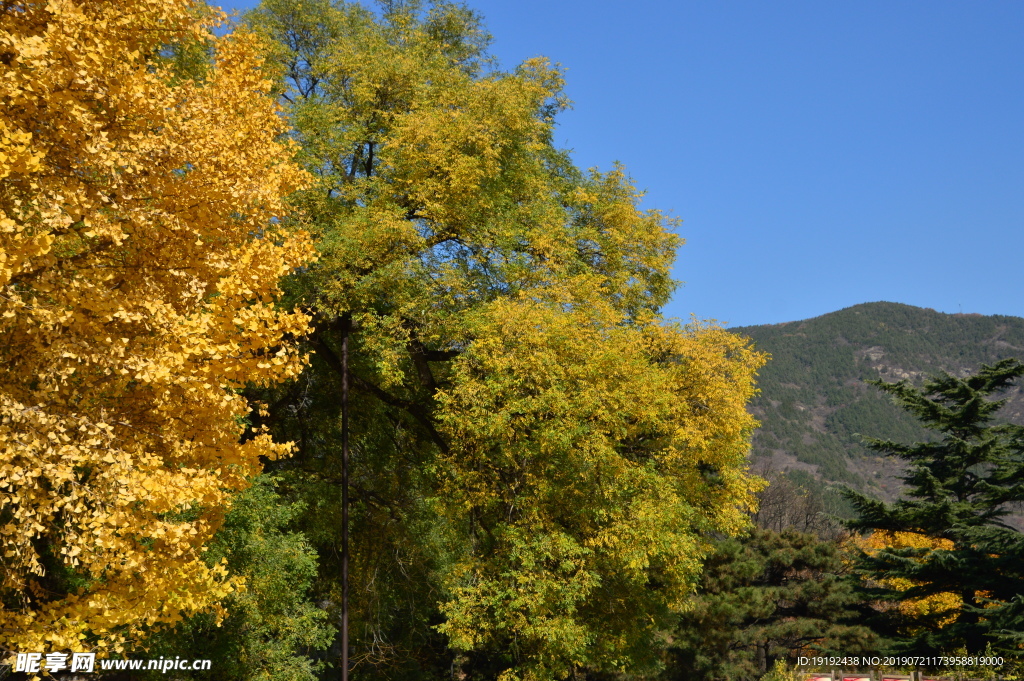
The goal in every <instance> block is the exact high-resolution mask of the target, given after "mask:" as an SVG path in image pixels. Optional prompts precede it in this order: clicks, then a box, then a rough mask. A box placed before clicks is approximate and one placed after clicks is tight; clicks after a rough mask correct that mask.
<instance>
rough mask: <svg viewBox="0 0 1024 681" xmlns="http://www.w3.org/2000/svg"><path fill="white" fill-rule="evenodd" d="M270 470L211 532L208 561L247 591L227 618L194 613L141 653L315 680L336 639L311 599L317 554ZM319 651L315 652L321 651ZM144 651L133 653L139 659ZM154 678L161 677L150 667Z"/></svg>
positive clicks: (263, 679)
mask: <svg viewBox="0 0 1024 681" xmlns="http://www.w3.org/2000/svg"><path fill="white" fill-rule="evenodd" d="M277 483H278V481H276V480H275V479H274V478H273V477H271V476H268V475H261V476H259V477H257V478H255V479H254V480H253V484H252V486H251V487H249V489H247V490H246V491H244V492H242V493H241V494H239V495H238V496H237V497H236V498H235V499H234V502H233V504H232V506H231V510H230V511H229V512H228V514H227V515H226V517H225V519H224V525H223V526H222V527H221V529H220V530H219V531H218V533H217V534H216V536H215V537H214V541H213V543H212V544H211V546H210V550H209V556H208V559H209V560H210V561H211V563H213V564H217V563H218V562H220V561H221V560H222V559H223V560H226V561H227V565H228V566H229V568H230V569H231V571H232V573H233V574H236V575H239V576H241V577H242V578H243V579H244V580H245V588H244V589H242V590H240V591H238V592H236V593H234V594H232V595H231V596H230V597H229V598H228V600H227V601H226V602H225V604H224V605H225V607H226V609H227V611H228V613H229V614H228V616H227V617H226V618H225V619H224V620H223V621H222V622H218V621H217V620H216V618H215V617H214V616H213V615H206V614H204V615H197V616H195V617H192V618H190V619H188V620H186V621H185V622H184V623H182V624H181V625H179V626H178V627H177V628H175V629H174V630H173V631H171V632H167V633H162V634H157V635H156V636H155V637H154V638H152V639H149V640H148V641H145V642H144V644H143V645H144V646H145V647H146V651H145V656H147V657H150V658H153V657H156V656H159V655H162V656H164V657H171V658H173V657H174V656H175V655H178V656H182V655H184V654H187V655H188V656H189V657H191V658H192V659H209V660H213V661H214V662H213V664H215V665H216V667H215V671H216V674H217V678H218V679H223V680H224V681H314V680H315V679H316V678H318V677H317V672H318V670H319V669H320V668H321V667H322V664H320V663H316V662H314V658H315V657H320V656H322V651H324V650H325V649H326V648H327V647H328V646H329V645H330V642H331V640H332V638H333V633H334V631H333V629H332V627H330V626H329V625H328V624H327V622H326V619H327V613H325V612H324V611H323V610H321V609H320V608H318V607H317V606H316V604H314V603H313V602H312V601H311V599H310V590H311V587H312V585H313V580H314V579H315V578H316V574H317V558H316V554H315V552H314V551H313V549H312V547H311V546H310V545H309V543H308V542H307V541H306V539H305V537H303V536H302V535H301V534H300V533H297V532H295V531H293V530H291V529H290V526H291V525H292V524H293V522H294V520H295V519H296V518H297V517H298V515H299V514H300V513H302V511H303V509H302V507H301V505H300V504H297V503H289V502H287V501H286V500H285V499H283V498H282V497H281V495H280V494H279V493H278V492H277V490H276V485H277ZM318 651H320V653H319V654H318ZM141 656H143V652H142V651H137V655H136V657H141ZM176 673H177V674H178V675H179V676H178V678H186V679H192V678H194V679H204V678H208V677H209V675H210V672H209V671H198V672H194V673H193V672H176ZM153 674H154V676H153V677H152V678H161V675H160V674H158V673H156V672H153Z"/></svg>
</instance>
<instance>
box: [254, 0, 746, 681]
mask: <svg viewBox="0 0 1024 681" xmlns="http://www.w3.org/2000/svg"><path fill="white" fill-rule="evenodd" d="M247 23H248V25H249V26H250V27H251V28H252V30H253V31H254V32H256V33H257V34H258V35H261V36H263V37H265V38H266V39H268V40H269V41H272V43H273V45H274V47H273V48H272V51H271V56H270V58H269V59H270V63H271V64H272V65H273V67H274V68H275V69H276V73H277V74H278V77H279V80H278V86H277V87H278V92H279V95H280V98H281V101H282V103H283V105H284V107H285V110H286V112H287V115H288V118H289V121H290V122H291V124H292V126H293V128H294V133H293V135H294V138H295V139H296V140H297V141H298V143H299V144H300V145H301V149H302V151H301V154H300V159H301V160H302V163H303V164H304V166H305V168H306V169H307V170H308V171H309V172H310V173H311V174H312V175H314V176H315V178H316V180H315V182H314V184H313V185H312V186H311V187H310V188H309V189H307V190H305V191H303V192H300V193H299V194H298V195H296V197H295V199H294V204H293V205H294V206H295V211H296V212H295V214H294V216H295V219H296V220H303V221H305V224H308V226H309V229H310V230H311V232H312V233H313V234H314V235H315V238H316V240H317V248H318V255H319V257H318V259H317V261H316V263H315V264H314V265H311V266H310V267H309V268H308V269H306V270H305V271H304V272H302V273H301V274H299V275H296V276H294V277H292V278H290V280H289V283H288V284H287V288H288V291H289V293H290V296H291V298H290V300H293V301H295V302H297V303H298V304H299V305H301V306H302V307H303V309H304V310H306V311H307V312H308V313H309V314H310V316H311V317H312V319H313V326H314V328H313V331H312V333H311V335H310V336H309V343H310V347H311V349H312V350H313V352H314V356H313V359H312V364H311V366H310V368H309V369H308V370H307V372H306V373H305V374H304V375H303V377H302V378H300V379H299V380H298V381H297V382H295V383H294V384H293V385H292V386H290V387H289V388H287V389H280V390H275V391H272V393H271V394H262V395H260V398H261V399H265V400H266V401H267V402H268V403H269V404H270V405H271V408H270V411H269V415H268V416H267V417H266V419H265V420H264V421H262V423H266V424H268V425H270V426H271V427H272V429H273V431H274V432H275V433H276V434H277V436H278V437H279V438H281V439H287V440H294V441H295V442H297V443H298V451H297V455H296V457H295V458H294V459H293V460H291V461H289V462H282V463H281V464H279V465H278V468H279V469H280V472H281V473H282V474H283V475H285V479H287V480H290V481H291V483H289V484H291V485H293V487H292V489H293V490H295V493H296V494H302V495H308V496H307V497H306V498H309V499H310V504H309V507H310V509H311V510H313V509H315V514H316V515H315V517H314V516H310V517H309V518H308V520H307V523H308V524H307V529H308V531H309V533H310V536H311V537H314V538H315V540H314V541H315V543H316V544H317V545H318V546H320V547H322V548H323V549H324V550H321V556H323V557H325V562H324V563H322V570H321V576H322V582H321V585H320V588H321V589H322V590H323V591H322V593H324V594H327V595H329V599H333V600H332V602H334V603H337V594H338V587H337V577H336V575H337V566H336V564H332V560H331V559H330V558H326V557H327V556H329V555H330V550H327V547H331V546H337V542H338V526H339V522H338V515H337V494H338V493H337V485H338V478H337V470H338V450H339V447H338V443H339V428H340V425H339V418H338V394H339V392H338V390H339V388H338V386H339V382H340V373H341V372H340V369H341V359H340V347H341V344H342V341H343V340H347V342H349V343H350V346H349V347H350V350H349V356H350V360H349V363H350V368H351V374H352V388H353V393H352V400H353V420H352V451H353V459H352V465H353V474H352V480H353V482H352V489H353V498H354V501H355V507H354V511H353V551H354V552H355V553H354V556H353V560H354V566H353V579H354V580H356V585H355V586H354V587H353V594H358V595H357V596H356V600H357V602H356V603H355V604H354V608H355V614H354V616H353V619H354V622H355V626H356V629H355V634H356V648H355V653H354V659H355V660H356V663H357V664H362V665H364V669H367V671H365V672H364V673H367V674H370V675H371V676H372V675H373V674H374V673H380V674H381V675H382V676H383V675H385V674H400V675H402V676H403V678H419V677H425V676H427V675H429V670H431V669H435V670H436V669H450V668H451V667H452V665H454V666H455V667H456V668H457V669H458V670H459V673H462V674H466V675H468V677H469V678H478V677H479V678H484V677H487V678H502V679H504V680H508V681H511V680H512V679H541V678H553V677H554V678H557V677H563V676H564V675H565V674H568V673H573V672H574V671H581V670H585V669H591V670H606V671H614V670H626V669H634V670H640V669H652V668H654V666H656V665H657V663H658V654H657V650H658V647H659V645H660V644H659V638H658V637H659V635H660V632H662V631H664V630H665V629H667V628H668V627H670V626H671V623H672V621H673V613H675V612H677V611H678V610H679V609H681V608H682V607H683V605H684V603H685V601H686V598H687V596H688V594H689V593H690V590H691V588H692V586H693V583H694V580H695V579H696V577H697V574H698V572H699V569H700V564H701V560H702V558H703V556H704V555H705V553H706V552H707V551H708V550H709V542H708V540H707V537H708V536H709V534H710V533H713V532H733V531H736V530H737V529H738V528H740V527H741V526H743V525H744V523H745V522H746V520H745V516H744V513H743V511H744V509H745V508H747V506H748V505H749V504H750V502H751V499H752V496H751V495H752V492H753V490H754V489H755V488H756V484H755V481H756V479H755V478H753V477H751V476H750V475H748V474H747V472H746V461H745V455H746V452H747V446H748V444H747V441H748V436H749V433H750V431H751V429H752V428H753V426H754V421H753V419H752V418H751V417H750V415H749V414H748V413H747V412H746V410H745V403H746V401H747V400H748V399H749V397H750V396H751V395H752V394H753V375H754V372H755V370H756V369H757V368H758V367H759V366H760V365H761V364H762V363H763V361H764V360H763V357H762V356H761V355H759V354H758V353H755V352H753V351H752V350H751V349H750V348H749V347H747V345H746V344H745V342H744V341H743V340H742V339H740V338H738V337H736V336H733V335H731V334H728V333H726V332H724V331H722V330H721V329H718V328H715V327H713V326H709V325H704V324H700V323H693V324H691V325H688V326H681V325H678V324H676V323H672V322H665V321H663V320H662V319H661V317H660V315H659V310H660V308H661V306H662V305H663V304H664V303H665V302H666V300H667V298H668V296H669V294H670V293H671V291H672V290H673V288H674V286H675V284H674V282H673V281H672V279H671V276H670V271H669V268H670V265H671V263H672V259H673V256H674V252H675V249H676V248H677V247H678V246H679V245H680V243H681V240H680V239H679V237H678V236H677V235H676V234H675V233H674V229H675V227H676V225H677V221H675V220H674V219H672V218H669V217H668V216H666V215H664V214H663V213H661V212H658V211H655V210H641V208H640V200H641V196H642V194H641V193H640V192H639V191H637V189H636V188H635V187H634V185H633V184H632V182H631V181H630V179H629V177H628V176H627V174H626V172H625V170H624V169H623V168H622V167H620V166H615V167H614V168H613V169H612V170H610V171H608V172H599V171H597V170H591V171H587V172H583V171H580V170H579V169H577V168H576V167H575V166H574V165H573V164H572V161H571V159H570V157H569V155H568V153H567V152H565V151H563V150H560V149H557V148H556V147H555V146H554V144H553V141H552V137H553V130H554V125H555V116H556V115H557V113H558V112H559V111H560V110H561V109H563V108H564V107H565V106H566V104H567V102H566V100H565V97H564V95H563V93H562V91H561V88H562V73H561V71H560V70H559V69H558V68H557V67H555V66H553V65H551V64H550V63H549V62H547V61H546V60H543V59H533V60H529V61H527V62H525V63H523V64H521V65H520V66H518V67H517V68H515V69H513V70H510V71H505V70H501V69H500V68H498V67H497V66H496V65H495V64H494V62H493V60H492V59H491V58H490V57H489V55H488V54H487V52H486V46H487V44H488V42H489V36H488V35H487V34H486V32H485V31H484V30H483V28H482V26H481V22H480V19H479V17H478V16H477V15H476V14H474V13H473V12H471V11H470V10H468V9H466V8H464V7H462V6H460V5H454V4H449V3H436V4H432V5H429V6H424V5H421V4H419V3H383V4H382V5H381V8H380V11H379V12H374V11H371V10H369V9H366V8H364V7H361V6H359V5H356V4H351V3H342V2H330V1H328V0H302V1H300V0H266V1H265V2H264V3H262V4H261V5H260V6H259V8H257V9H256V10H255V11H254V12H253V13H251V14H250V15H248V17H247ZM289 473H290V474H291V477H288V475H289ZM314 499H315V501H314ZM331 594H333V596H330V595H331ZM442 635H443V636H442ZM403 665H404V666H403ZM399 668H400V671H396V669H399ZM374 669H376V670H377V672H374V671H373V670H374ZM388 670H390V671H388Z"/></svg>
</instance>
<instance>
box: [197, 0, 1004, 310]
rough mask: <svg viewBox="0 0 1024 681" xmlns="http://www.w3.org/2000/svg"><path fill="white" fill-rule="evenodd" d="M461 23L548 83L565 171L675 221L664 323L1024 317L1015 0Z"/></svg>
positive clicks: (495, 16)
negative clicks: (615, 176) (672, 275)
mask: <svg viewBox="0 0 1024 681" xmlns="http://www.w3.org/2000/svg"><path fill="white" fill-rule="evenodd" d="M211 4H217V3H216V2H215V1H214V2H213V3H211ZM220 4H221V5H222V6H223V7H224V8H225V9H243V10H244V9H247V8H249V7H252V6H254V5H255V4H256V2H250V1H246V0H234V1H224V2H221V3H220ZM467 4H468V5H469V6H470V7H472V8H474V9H476V10H478V11H479V12H480V13H481V14H482V15H483V16H484V18H485V21H486V25H487V27H488V29H489V30H490V31H491V33H493V34H494V37H495V42H494V45H493V52H494V53H495V54H496V55H497V56H498V58H499V59H500V60H501V64H502V66H503V67H504V68H512V67H514V66H515V65H516V64H518V63H519V62H520V61H522V60H523V59H526V58H528V57H533V56H537V55H544V56H547V57H550V58H551V59H552V60H553V61H556V62H559V63H561V64H562V65H563V66H564V67H565V69H566V70H567V73H566V76H567V81H568V84H567V93H568V95H569V97H570V98H571V99H572V100H573V101H574V108H573V110H572V111H568V112H566V113H564V114H563V115H562V116H561V118H560V125H559V132H558V135H557V139H558V141H559V143H560V144H561V146H564V147H566V148H569V149H572V150H573V152H574V158H575V160H576V163H577V165H580V166H582V167H591V166H599V167H601V168H602V169H607V168H609V167H610V166H611V164H612V162H613V161H616V160H619V161H622V162H623V163H624V164H625V165H626V167H627V169H628V171H629V173H630V174H631V175H632V176H633V178H634V179H635V180H636V183H637V184H638V186H640V187H642V188H645V189H646V190H647V191H648V194H647V198H646V199H645V206H646V207H650V208H659V209H663V210H667V211H670V212H671V213H673V214H674V215H676V216H678V217H681V218H682V219H683V221H684V222H683V225H682V226H681V228H680V233H681V235H682V236H683V237H685V238H686V240H687V243H686V245H685V246H683V248H682V249H681V251H680V253H679V259H678V261H677V265H676V277H677V278H678V279H681V280H683V281H684V282H685V284H684V285H683V286H681V287H680V289H679V290H678V291H677V292H676V294H675V296H674V297H673V299H672V302H671V303H670V305H669V306H668V309H667V310H666V313H667V314H668V315H669V316H678V317H683V318H686V317H689V315H690V314H691V313H694V314H696V315H697V316H699V317H702V318H715V319H718V320H721V321H722V322H725V323H727V324H728V325H730V326H736V325H747V324H762V323H776V322H783V321H791V320H796V319H804V318H807V317H813V316H816V315H819V314H824V313H826V312H831V311H833V310H837V309H840V308H843V307H848V306H850V305H855V304H857V303H863V302H869V301H877V300H887V301H893V302H900V303H908V304H911V305H919V306H922V307H931V308H935V309H937V310H939V311H941V312H958V311H963V312H980V313H983V314H1008V315H1016V316H1022V317H1024V2H1019V1H1018V0H1012V1H1011V0H986V2H968V1H967V0H960V1H957V2H950V1H947V0H927V1H926V0H902V1H900V2H892V1H891V0H884V1H883V0H857V1H856V2H853V1H846V2H821V1H820V0H806V1H788V0H773V1H772V2H764V1H763V0H744V1H739V0H716V1H714V2H710V1H704V0H689V1H683V2H679V1H669V0H632V1H630V2H623V1H622V0H614V1H613V0H586V1H583V0H474V1H472V2H469V3H467Z"/></svg>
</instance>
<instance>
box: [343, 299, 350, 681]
mask: <svg viewBox="0 0 1024 681" xmlns="http://www.w3.org/2000/svg"><path fill="white" fill-rule="evenodd" d="M346 317H347V315H346ZM342 334H343V335H342V337H341V681H348V336H349V320H348V319H347V318H346V319H345V320H344V321H343V322H342Z"/></svg>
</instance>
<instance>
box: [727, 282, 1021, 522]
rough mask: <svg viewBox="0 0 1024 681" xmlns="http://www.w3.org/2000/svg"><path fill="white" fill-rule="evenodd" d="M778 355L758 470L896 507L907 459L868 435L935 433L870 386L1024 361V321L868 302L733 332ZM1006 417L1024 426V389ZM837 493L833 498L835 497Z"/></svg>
mask: <svg viewBox="0 0 1024 681" xmlns="http://www.w3.org/2000/svg"><path fill="white" fill-rule="evenodd" d="M730 330H731V331H734V332H736V333H739V334H741V335H744V336H748V337H750V338H751V339H752V340H753V341H754V345H755V346H756V347H757V348H758V349H759V350H764V351H767V352H768V353H770V354H771V360H770V361H769V362H768V364H767V366H765V368H764V369H763V370H762V371H761V373H760V376H759V379H758V385H759V387H760V389H761V393H760V395H759V396H758V397H757V398H755V400H754V402H753V404H752V407H751V409H752V411H753V413H754V414H755V415H756V416H757V417H758V419H759V420H760V421H761V427H760V428H759V429H758V430H757V431H756V432H755V433H754V438H753V458H754V468H755V470H760V471H770V472H772V473H783V472H784V473H785V474H786V475H787V476H789V477H790V478H791V479H793V480H794V481H795V482H797V483H798V484H800V485H801V486H803V487H804V488H806V489H810V490H818V491H819V492H820V491H821V490H829V489H830V486H829V484H828V483H840V484H846V485H849V486H851V487H854V488H855V489H859V490H861V491H863V492H865V493H866V494H870V495H872V496H875V497H878V498H880V499H884V500H886V501H892V500H893V499H894V498H896V497H897V496H898V494H899V492H900V489H901V483H900V481H899V480H898V476H899V474H900V473H901V470H902V468H901V466H900V464H899V462H894V461H891V460H889V459H887V458H883V457H879V456H876V455H875V454H873V453H872V452H870V451H869V450H868V449H867V448H866V447H864V445H863V444H862V435H863V436H871V437H877V438H884V439H893V440H899V441H914V440H921V439H925V438H928V437H929V434H928V432H927V431H925V430H924V429H922V428H921V427H920V426H918V425H917V422H916V421H915V420H914V419H913V418H911V417H910V416H908V415H907V414H905V413H904V412H903V411H902V410H900V409H899V408H897V407H896V406H895V405H894V404H893V403H892V402H890V400H889V398H888V397H886V396H885V395H884V394H882V393H881V392H880V391H878V390H877V389H876V388H874V387H873V386H871V385H868V384H867V381H869V380H877V379H883V380H886V381H897V380H908V381H910V382H911V383H913V384H915V385H920V384H921V383H922V382H923V381H924V379H925V378H927V377H928V376H930V375H932V374H934V373H936V372H938V371H946V372H948V373H950V374H953V375H958V376H966V375H968V374H970V373H973V372H975V371H976V370H977V369H978V368H979V367H980V366H981V365H982V364H991V363H993V362H996V361H998V360H1000V359H1004V358H1006V357H1017V358H1020V359H1022V360H1024V318H1021V317H1008V316H1000V315H991V316H986V315H979V314H943V313H940V312H936V311H935V310H931V309H925V308H920V307H913V306H911V305H901V304H898V303H884V302H882V303H865V304H863V305H854V306H853V307H848V308H846V309H843V310H839V311H838V312H832V313H830V314H826V315H822V316H820V317H815V318H813V319H807V320H804V321H798V322H787V323H784V324H768V325H761V326H745V327H737V328H733V329H730ZM1004 396H1005V397H1008V398H1009V402H1008V403H1007V405H1006V406H1005V407H1004V408H1003V410H1002V411H1001V412H1000V417H1001V418H1003V419H1005V420H1007V421H1011V422H1014V423H1024V393H1022V392H1021V389H1020V387H1019V386H1018V387H1015V388H1014V389H1013V390H1011V391H1008V392H1007V393H1006V394H1005V395H1004ZM826 495H827V496H831V497H832V498H833V504H832V505H833V506H834V500H835V496H836V495H835V494H834V493H833V494H829V493H828V492H826Z"/></svg>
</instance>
